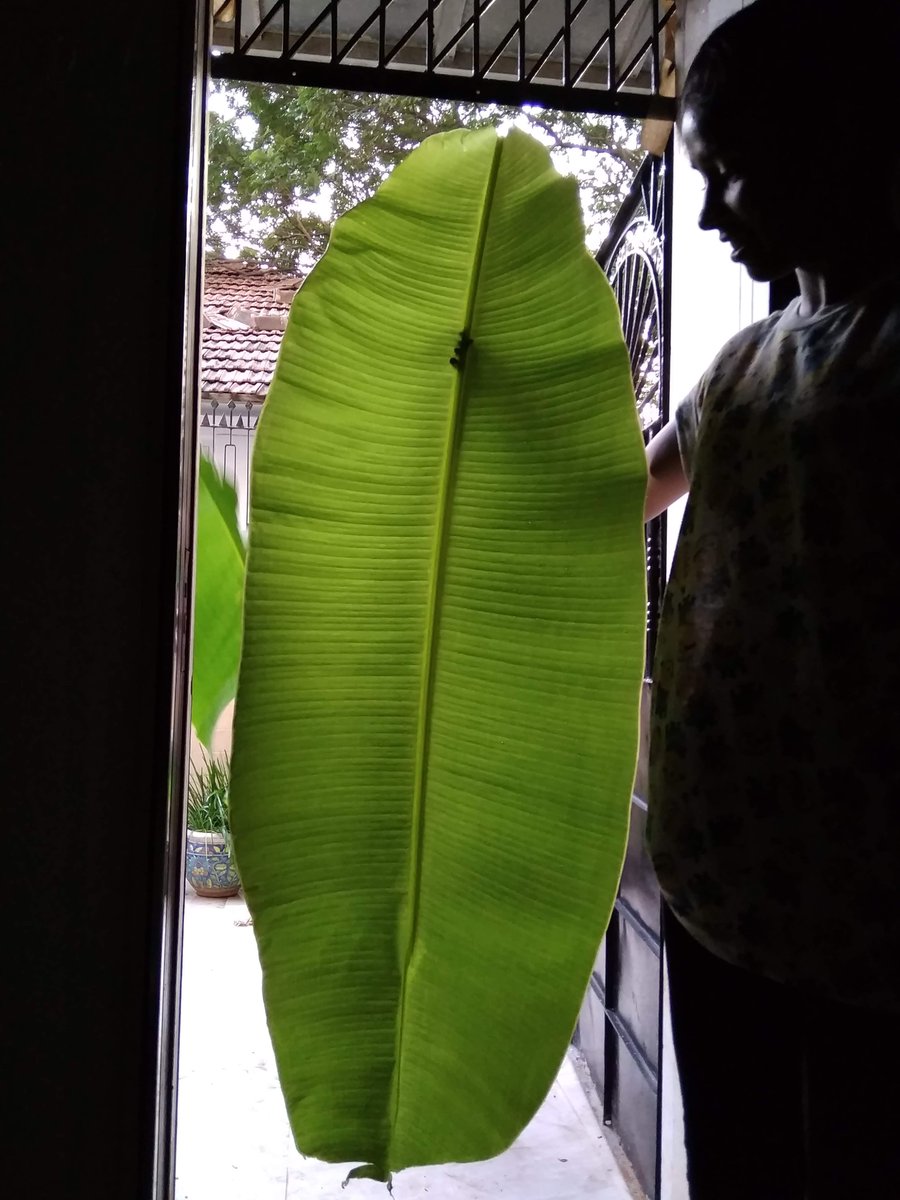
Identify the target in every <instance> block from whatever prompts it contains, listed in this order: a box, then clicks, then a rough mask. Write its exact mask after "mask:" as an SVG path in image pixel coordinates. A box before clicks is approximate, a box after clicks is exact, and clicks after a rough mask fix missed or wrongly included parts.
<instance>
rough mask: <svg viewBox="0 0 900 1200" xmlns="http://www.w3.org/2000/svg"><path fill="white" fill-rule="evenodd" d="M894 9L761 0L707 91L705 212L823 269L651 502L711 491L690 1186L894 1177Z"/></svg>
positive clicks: (666, 812)
mask: <svg viewBox="0 0 900 1200" xmlns="http://www.w3.org/2000/svg"><path fill="white" fill-rule="evenodd" d="M898 7H900V6H897V5H896V4H891V3H888V2H887V0H862V2H861V3H859V4H857V5H855V6H853V11H852V12H850V11H849V10H848V8H847V7H845V6H844V5H839V4H837V3H835V2H834V0H826V2H819V3H814V2H813V0H757V3H755V4H753V5H750V6H748V7H747V8H745V9H743V10H742V11H740V12H738V13H737V14H736V15H735V16H733V17H732V18H730V19H729V20H728V21H726V22H725V23H724V24H723V25H721V26H719V27H718V28H717V29H716V30H715V31H714V32H713V33H712V34H711V36H710V37H709V39H708V40H707V41H706V43H705V44H704V45H703V46H702V48H701V49H700V51H699V53H698V55H697V57H696V59H695V61H694V62H693V64H692V66H691V69H690V71H689V73H688V76H687V79H686V81H685V84H684V89H683V97H682V104H681V118H680V128H681V133H682V137H683V141H684V145H685V148H686V150H687V152H688V155H689V157H690V159H691V163H692V165H693V167H694V168H696V169H697V170H698V171H699V172H700V173H701V174H702V176H703V178H704V181H705V184H706V195H705V201H704V205H703V210H702V213H701V216H700V224H701V227H702V228H704V229H709V230H716V231H718V233H719V235H720V237H721V238H722V240H723V241H727V242H729V243H730V244H731V247H732V251H731V258H732V260H734V261H735V262H739V263H741V264H743V266H744V267H745V268H746V270H747V271H748V272H749V274H750V275H751V276H752V277H753V278H754V279H756V280H759V281H774V280H777V279H779V278H781V277H783V276H785V275H787V274H789V273H790V272H794V273H795V275H796V279H797V283H798V287H799V295H798V296H797V297H796V299H794V300H793V301H792V302H791V303H789V304H788V305H787V307H786V308H785V309H784V311H782V312H777V313H773V314H772V315H771V316H769V317H767V318H765V319H764V320H762V321H759V322H757V323H756V324H754V325H751V326H750V327H749V328H745V329H743V330H741V332H740V333H738V334H737V335H736V336H735V337H734V338H732V339H731V341H729V342H728V344H727V345H726V346H725V347H724V348H723V349H722V350H721V351H720V353H719V354H718V355H717V356H716V358H715V360H714V361H713V363H712V364H711V366H710V367H709V369H708V370H707V372H706V373H705V375H704V376H703V378H702V379H701V380H700V382H699V383H698V384H697V385H696V387H695V388H694V389H693V391H692V392H691V393H690V394H689V395H688V396H687V398H686V399H685V400H684V402H683V403H682V404H681V406H680V407H679V408H678V410H677V412H676V414H675V416H674V419H673V420H672V421H671V422H670V423H669V424H668V425H667V426H666V427H665V428H664V429H663V430H662V431H661V433H660V434H659V435H658V436H657V437H656V438H655V439H654V440H653V441H652V442H651V444H650V446H649V447H648V466H649V484H648V493H647V513H646V515H647V517H648V519H649V518H652V517H654V516H656V515H657V514H658V513H660V512H662V511H663V510H664V509H665V508H666V507H668V505H669V504H671V503H672V501H673V500H675V499H677V498H678V497H679V496H681V495H683V494H684V493H685V492H688V493H689V494H688V502H687V508H686V512H685V517H684V522H683V525H682V529H681V534H680V537H679V542H678V547H677V553H676V558H675V563H674V567H673V571H672V576H671V579H670V581H669V585H668V590H667V594H666V599H665V604H664V612H663V618H662V623H661V628H660V636H659V644H658V651H657V657H656V663H655V666H654V701H653V721H652V736H651V765H650V772H651V775H650V815H649V824H648V834H647V837H648V846H649V851H650V855H651V858H652V861H653V864H654V867H655V870H656V873H657V876H658V879H659V882H660V886H661V889H662V892H663V895H664V898H665V900H666V903H667V922H666V944H667V958H668V970H669V980H670V992H671V1007H672V1023H673V1032H674V1041H675V1051H676V1057H677V1060H678V1065H679V1074H680V1077H681V1086H682V1093H683V1096H684V1108H685V1142H686V1149H687V1155H688V1172H689V1179H690V1187H691V1197H692V1200H742V1198H744V1197H746V1198H747V1200H750V1198H752V1200H782V1198H783V1200H804V1198H806V1200H826V1198H832V1197H834V1198H835V1200H838V1198H840V1200H853V1198H855V1197H860V1198H863V1197H875V1196H885V1197H887V1196H900V1136H898V1124H900V861H898V858H900V769H898V762H900V759H898V754H897V750H896V746H895V737H896V730H897V724H898V715H900V714H898V701H897V686H896V671H897V663H898V660H900V622H898V616H897V606H898V596H900V570H898V564H897V531H896V516H895V513H896V479H897V467H896V437H895V435H894V433H893V430H894V429H895V428H896V423H897V407H898V403H900V268H898V236H900V222H898V220H897V205H898V190H900V188H898V180H900V169H898V165H900V154H898V134H897V129H896V113H897V101H896V96H895V95H894V94H893V91H894V88H895V86H896V80H897V78H898V74H900V22H898V15H897V9H898ZM851 23H852V24H851ZM839 38H843V39H844V40H843V43H842V44H841V46H840V48H839V47H838V45H837V39H839ZM835 54H838V55H839V62H836V61H835ZM832 68H833V70H832ZM838 88H839V90H840V96H839V97H838V96H837V95H836V89H838Z"/></svg>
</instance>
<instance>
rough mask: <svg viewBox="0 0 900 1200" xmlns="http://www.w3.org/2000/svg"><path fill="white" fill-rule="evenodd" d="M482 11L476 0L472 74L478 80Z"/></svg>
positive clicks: (473, 21) (473, 26)
mask: <svg viewBox="0 0 900 1200" xmlns="http://www.w3.org/2000/svg"><path fill="white" fill-rule="evenodd" d="M489 2H490V0H489ZM485 8H487V5H485ZM481 11H482V10H481V7H480V6H479V4H478V2H477V0H476V3H475V4H474V6H473V8H472V74H473V75H474V76H475V78H476V79H477V78H478V75H479V71H480V69H481Z"/></svg>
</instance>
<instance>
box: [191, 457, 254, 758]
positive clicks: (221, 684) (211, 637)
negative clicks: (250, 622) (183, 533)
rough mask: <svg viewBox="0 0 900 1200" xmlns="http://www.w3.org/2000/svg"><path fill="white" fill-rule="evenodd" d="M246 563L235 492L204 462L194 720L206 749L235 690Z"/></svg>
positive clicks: (199, 514) (196, 591)
mask: <svg viewBox="0 0 900 1200" xmlns="http://www.w3.org/2000/svg"><path fill="white" fill-rule="evenodd" d="M244 558H245V551H244V543H243V540H242V538H241V534H240V530H239V529H238V523H237V495H236V493H235V490H234V488H233V487H232V486H231V484H230V483H228V482H227V481H226V480H224V479H223V478H222V477H221V476H220V475H219V473H218V472H217V471H216V468H215V467H214V466H213V464H212V463H211V462H210V461H209V459H207V458H201V459H200V478H199V483H198V488H197V569H196V572H195V582H194V663H193V673H192V677H191V721H192V723H193V726H194V729H195V731H196V733H197V737H198V738H199V739H200V741H201V742H203V744H204V745H205V746H207V747H209V746H210V745H211V743H212V735H213V730H214V729H215V726H216V721H217V720H218V719H219V715H220V714H221V712H222V710H223V709H224V707H225V705H226V704H228V703H229V702H230V701H231V700H233V699H234V691H235V687H236V685H237V676H238V666H239V664H240V659H241V597H242V595H243V590H244Z"/></svg>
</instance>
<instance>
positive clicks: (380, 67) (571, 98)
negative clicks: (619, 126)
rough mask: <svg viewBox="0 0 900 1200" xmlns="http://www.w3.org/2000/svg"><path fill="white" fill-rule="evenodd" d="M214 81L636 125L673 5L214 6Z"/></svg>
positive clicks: (575, 1) (655, 75) (305, 2)
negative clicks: (553, 111)
mask: <svg viewBox="0 0 900 1200" xmlns="http://www.w3.org/2000/svg"><path fill="white" fill-rule="evenodd" d="M213 4H214V15H213V60H212V73H213V75H214V76H217V77H218V78H224V79H243V80H256V81H260V82H270V83H303V84H310V85H319V86H323V87H339V88H348V89H351V90H354V91H376V92H388V93H393V94H398V93H400V94H411V95H433V96H445V97H447V98H451V99H464V100H465V99H467V100H481V101H485V102H486V101H493V102H496V103H505V104H522V103H529V102H530V103H543V104H549V105H552V106H555V107H561V108H569V109H573V110H575V109H581V110H589V111H598V112H615V113H621V114H623V115H632V116H647V115H654V116H661V117H667V116H671V115H672V108H673V102H672V101H671V100H668V99H665V98H660V97H659V96H658V95H657V92H658V89H659V82H660V58H661V53H662V44H661V43H662V38H663V33H664V30H665V27H666V25H667V23H668V21H669V20H670V19H671V17H672V14H673V12H674V0H213Z"/></svg>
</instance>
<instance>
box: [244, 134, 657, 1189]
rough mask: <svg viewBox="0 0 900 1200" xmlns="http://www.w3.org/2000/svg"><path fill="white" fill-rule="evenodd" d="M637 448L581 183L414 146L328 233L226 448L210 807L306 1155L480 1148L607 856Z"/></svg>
mask: <svg viewBox="0 0 900 1200" xmlns="http://www.w3.org/2000/svg"><path fill="white" fill-rule="evenodd" d="M644 472H645V468H644V454H643V446H642V440H641V435H640V432H639V429H638V421H637V416H636V412H635V405H634V396H633V392H632V386H631V373H630V368H629V361H628V355H627V351H626V348H625V345H624V342H623V339H622V333H621V328H620V322H619V317H618V312H617V309H616V305H615V301H614V298H613V295H612V292H611V290H610V287H609V285H608V284H607V282H606V280H605V278H604V276H603V274H602V272H601V271H600V269H599V268H598V267H597V265H596V263H595V262H594V261H593V259H592V258H591V256H590V254H589V253H588V251H587V250H586V248H585V245H584V231H583V225H582V219H581V214H580V209H579V203H578V196H577V189H576V185H575V183H574V181H572V180H569V179H565V178H562V177H561V176H559V175H558V174H557V173H556V171H555V170H554V169H553V167H552V165H551V162H550V159H549V155H548V153H547V151H546V150H544V149H543V147H541V146H540V145H539V144H538V143H537V142H535V141H534V140H532V139H531V138H529V137H527V136H526V135H524V134H520V133H518V132H513V133H511V134H510V135H509V136H508V137H506V138H505V139H504V138H500V137H498V135H497V134H496V133H495V132H494V131H493V130H490V129H487V130H480V131H477V132H470V131H454V132H453V133H450V134H446V135H440V136H436V137H433V138H431V139H429V140H428V141H426V142H425V143H423V145H422V146H421V147H420V148H419V149H417V150H416V151H414V152H413V154H412V155H411V156H410V157H409V158H408V159H407V160H406V161H405V163H403V164H401V165H400V166H399V167H398V168H397V169H396V170H395V171H394V173H393V174H392V175H391V177H390V178H389V179H388V180H387V181H386V182H385V184H384V185H383V186H382V187H381V189H380V190H379V192H378V193H377V194H376V195H375V196H374V198H372V199H371V200H369V201H367V202H366V203H364V204H362V205H361V206H359V207H358V208H356V209H355V210H353V211H352V212H350V213H349V214H348V215H346V216H345V217H343V218H342V219H341V220H340V221H339V222H338V223H337V225H336V227H335V229H334V233H333V236H332V240H331V243H330V246H329V249H328V251H327V253H326V254H325V256H324V258H323V260H322V261H321V262H320V263H319V264H318V265H317V266H316V268H315V269H314V271H313V272H312V273H311V275H310V276H309V277H308V279H307V280H306V282H305V284H304V285H303V287H302V288H301V290H300V292H299V293H298V295H297V297H296V299H295V302H294V305H293V309H292V312H291V314H290V319H289V324H288V328H287V331H286V333H285V337H284V342H283V345H282V349H281V353H280V357H279V361H278V366H277V370H276V373H275V377H274V380H273V384H272V387H271V390H270V393H269V396H268V398H267V401H266V405H265V409H264V414H263V417H262V420H261V423H260V427H259V431H258V440H257V444H256V449H255V453H254V463H253V479H252V489H251V496H252V513H251V523H250V545H249V556H248V578H247V586H246V600H245V604H246V611H245V629H244V648H243V657H242V661H241V669H240V679H239V684H238V694H237V703H236V714H235V742H234V751H233V776H232V799H231V804H232V827H233V834H234V840H235V848H236V851H237V856H238V861H239V862H240V868H241V877H242V880H243V881H244V888H245V893H246V897H247V902H248V904H249V907H250V910H251V912H252V914H253V918H254V929H255V933H256V937H257V940H258V946H259V953H260V959H261V962H262V966H263V975H264V992H265V1001H266V1007H267V1013H268V1021H269V1027H270V1031H271V1035H272V1039H273V1044H274V1048H275V1054H276V1059H277V1064H278V1071H279V1076H280V1080H281V1085H282V1088H283V1091H284V1095H285V1100H286V1104H287V1109H288V1113H289V1116H290V1120H291V1124H292V1128H293V1131H294V1136H295V1140H296V1143H297V1146H298V1148H299V1149H300V1151H301V1152H302V1153H304V1154H306V1155H310V1156H315V1157H318V1158H321V1159H325V1160H327V1161H331V1162H347V1163H358V1164H360V1165H359V1166H358V1167H357V1168H356V1170H355V1171H352V1172H351V1175H357V1176H368V1177H372V1178H376V1179H382V1180H386V1179H388V1178H389V1177H390V1175H391V1173H392V1172H394V1171H397V1170H400V1169H401V1168H404V1167H408V1166H412V1165H418V1164H433V1163H441V1162H447V1161H472V1160H478V1159H482V1158H486V1157H490V1156H492V1155H495V1154H497V1153H499V1152H500V1151H502V1150H504V1149H505V1148H506V1147H507V1146H508V1145H509V1144H510V1143H511V1142H512V1140H513V1139H514V1138H515V1137H516V1136H517V1134H518V1133H519V1132H520V1130H521V1129H522V1128H523V1126H524V1125H525V1124H526V1122H527V1121H528V1120H529V1118H530V1117H531V1116H532V1114H533V1113H534V1112H535V1110H536V1108H537V1107H538V1106H539V1104H540V1103H541V1101H542V1099H543V1097H544V1096H545V1094H546V1092H547V1090H548V1088H549V1086H550V1084H551V1083H552V1080H553V1078H554V1075H555V1072H556V1070H557V1069H558V1066H559V1063H560V1061H561V1059H562V1056H563V1055H564V1053H565V1049H566V1045H567V1043H568V1040H569V1038H570V1035H571V1032H572V1029H573V1026H574V1023H575V1020H576V1016H577V1011H578V1007H579V1003H580V1001H581V998H582V996H583V993H584V990H585V987H586V985H587V982H588V979H589V976H590V971H591V966H592V963H593V961H594V958H595V955H596V951H597V948H598V944H599V942H600V940H601V937H602V935H603V933H604V930H605V927H606V924H607V921H608V919H609V913H610V911H611V906H612V903H613V900H614V896H615V891H616V885H617V881H618V878H619V873H620V870H621V864H622V859H623V853H624V846H625V838H626V832H627V821H628V809H629V800H630V792H631V786H632V782H633V775H634V769H635V759H636V749H637V730H638V699H639V688H640V681H641V677H642V667H643V643H644V613H645V584H644V542H643V526H642V504H643V494H644V483H645V473H644Z"/></svg>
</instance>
